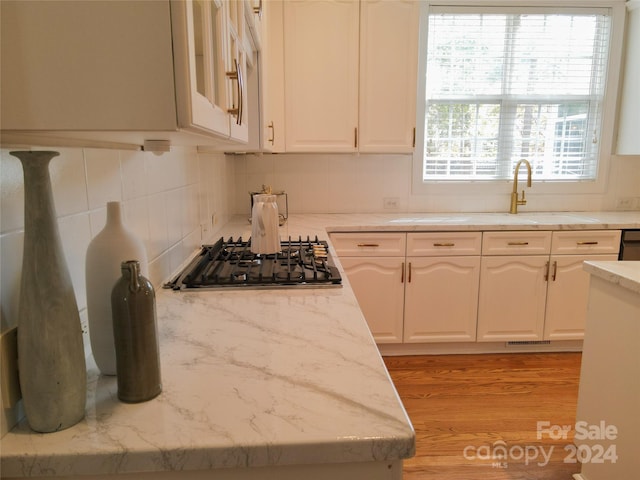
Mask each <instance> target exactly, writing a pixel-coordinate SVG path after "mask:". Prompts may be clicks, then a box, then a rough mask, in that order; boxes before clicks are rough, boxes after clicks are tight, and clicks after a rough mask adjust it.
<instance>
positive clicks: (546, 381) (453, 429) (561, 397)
mask: <svg viewBox="0 0 640 480" xmlns="http://www.w3.org/2000/svg"><path fill="white" fill-rule="evenodd" d="M384 361H385V363H386V365H387V369H388V370H389V373H390V375H391V378H392V379H393V382H394V384H395V386H396V389H397V390H398V393H399V395H400V397H401V398H402V402H403V403H404V406H405V408H406V410H407V413H408V415H409V417H410V418H411V422H412V423H413V427H414V429H415V431H416V455H415V457H413V458H411V459H408V460H405V464H404V465H405V466H404V480H444V479H446V480H476V479H482V480H512V479H514V480H515V479H517V480H571V479H572V474H573V473H577V472H579V470H580V465H579V464H578V463H567V462H566V461H565V460H566V459H567V458H568V457H570V453H571V451H570V450H571V448H572V445H573V428H574V426H575V416H576V403H577V398H578V381H579V375H580V361H581V354H580V353H540V354H538V353H535V354H530V353H511V354H497V355H493V354H491V355H484V354H483V355H428V356H404V357H385V358H384ZM537 422H549V424H550V425H568V426H570V427H571V431H570V432H569V434H568V435H567V438H566V439H557V440H555V439H553V438H551V435H549V434H548V433H544V432H543V433H542V435H541V436H542V438H541V439H539V438H537V437H538V432H537ZM558 432H559V431H558ZM553 433H556V431H553ZM555 436H556V437H558V436H559V435H555ZM501 446H502V447H504V449H503V450H500V448H499V447H501ZM565 448H566V449H568V450H565ZM542 449H543V450H542ZM501 451H502V452H504V451H506V454H507V457H506V458H504V459H500V458H494V457H496V456H498V454H500V453H501ZM527 454H528V455H529V457H533V455H534V454H536V455H537V457H536V458H530V459H528V460H527V458H526V456H527ZM543 455H545V456H547V457H548V458H550V459H549V460H548V461H547V460H545V457H543Z"/></svg>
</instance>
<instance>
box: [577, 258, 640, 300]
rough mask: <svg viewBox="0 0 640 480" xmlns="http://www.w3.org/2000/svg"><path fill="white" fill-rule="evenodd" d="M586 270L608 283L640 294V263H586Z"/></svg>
mask: <svg viewBox="0 0 640 480" xmlns="http://www.w3.org/2000/svg"><path fill="white" fill-rule="evenodd" d="M583 268H584V270H585V271H587V272H589V273H590V274H592V275H594V276H596V277H598V278H602V279H603V280H606V281H607V282H611V283H613V284H615V285H620V286H621V287H624V288H626V289H627V290H631V291H632V292H635V293H637V294H640V261H621V262H595V261H590V262H585V263H584V266H583Z"/></svg>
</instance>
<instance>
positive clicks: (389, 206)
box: [382, 197, 400, 210]
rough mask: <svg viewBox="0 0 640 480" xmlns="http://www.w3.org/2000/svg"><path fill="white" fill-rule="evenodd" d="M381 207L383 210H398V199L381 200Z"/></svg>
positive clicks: (387, 198)
mask: <svg viewBox="0 0 640 480" xmlns="http://www.w3.org/2000/svg"><path fill="white" fill-rule="evenodd" d="M382 207H383V208H384V209H385V210H397V209H398V208H400V199H399V198H398V197H386V198H383V199H382Z"/></svg>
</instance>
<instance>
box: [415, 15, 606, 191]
mask: <svg viewBox="0 0 640 480" xmlns="http://www.w3.org/2000/svg"><path fill="white" fill-rule="evenodd" d="M609 37H610V18H609V15H608V11H607V9H572V10H567V9H565V10H555V11H554V10H549V9H546V10H543V9H529V10H527V11H524V10H522V9H520V10H517V9H508V8H501V9H496V10H492V9H487V8H483V9H482V10H481V11H479V10H478V9H475V10H474V9H469V8H466V9H464V8H456V7H440V8H439V9H438V8H434V7H431V8H430V11H429V21H428V40H427V42H428V43H427V62H426V65H427V67H426V95H425V100H426V108H425V131H424V157H423V158H424V161H423V167H424V169H423V181H424V180H485V179H486V180H495V179H506V178H512V176H513V169H514V167H515V164H516V163H517V162H518V161H519V160H520V159H522V158H525V159H527V160H529V162H530V163H531V165H532V167H533V171H534V175H535V178H536V179H538V180H542V179H544V180H592V179H595V177H596V174H597V162H598V150H599V149H598V142H599V138H600V122H601V113H602V103H603V96H604V87H605V79H606V65H607V56H608V55H607V54H608V50H609Z"/></svg>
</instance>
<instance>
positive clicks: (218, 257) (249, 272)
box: [164, 237, 342, 290]
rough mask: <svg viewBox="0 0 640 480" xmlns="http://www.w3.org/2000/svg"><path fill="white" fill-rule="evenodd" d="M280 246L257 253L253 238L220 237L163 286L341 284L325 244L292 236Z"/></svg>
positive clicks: (190, 287) (315, 285) (208, 287)
mask: <svg viewBox="0 0 640 480" xmlns="http://www.w3.org/2000/svg"><path fill="white" fill-rule="evenodd" d="M280 245H281V250H280V251H279V252H278V253H273V254H257V253H253V252H252V251H251V239H249V240H248V241H243V240H242V237H240V238H238V239H237V240H234V239H233V238H232V237H231V238H229V239H228V240H226V241H225V240H224V238H220V240H218V241H217V242H216V243H215V244H213V245H203V246H202V249H201V250H200V253H199V254H198V255H196V257H195V258H194V259H193V260H192V261H191V263H190V264H189V265H188V266H187V267H186V268H185V269H184V270H183V271H182V272H180V274H179V275H178V276H177V277H176V278H174V279H173V280H172V281H171V282H169V283H167V284H165V285H164V287H165V288H172V289H174V290H184V289H216V288H232V287H236V288H277V287H288V288H293V287H339V286H341V285H342V277H341V276H340V272H339V271H338V269H337V268H336V266H335V265H334V263H333V259H332V258H331V255H330V254H329V246H328V244H327V242H326V241H321V240H318V237H315V238H314V239H311V238H310V237H307V238H306V239H303V238H302V237H298V239H292V238H291V237H290V238H289V239H288V240H283V241H281V242H280Z"/></svg>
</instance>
